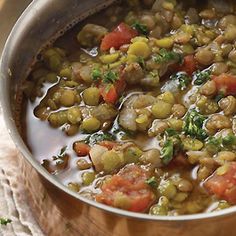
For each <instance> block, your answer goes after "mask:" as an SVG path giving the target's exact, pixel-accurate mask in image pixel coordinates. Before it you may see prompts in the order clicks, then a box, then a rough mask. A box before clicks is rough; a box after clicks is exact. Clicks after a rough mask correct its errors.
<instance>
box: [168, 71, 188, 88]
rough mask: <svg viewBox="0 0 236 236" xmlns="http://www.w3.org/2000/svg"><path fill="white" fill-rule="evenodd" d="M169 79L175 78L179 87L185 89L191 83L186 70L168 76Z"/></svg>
mask: <svg viewBox="0 0 236 236" xmlns="http://www.w3.org/2000/svg"><path fill="white" fill-rule="evenodd" d="M170 79H171V80H175V81H176V82H177V84H178V87H179V89H181V90H185V89H186V88H187V87H188V85H189V84H190V83H191V78H190V77H189V76H188V74H187V73H186V72H178V73H176V74H175V75H172V76H171V77H170Z"/></svg>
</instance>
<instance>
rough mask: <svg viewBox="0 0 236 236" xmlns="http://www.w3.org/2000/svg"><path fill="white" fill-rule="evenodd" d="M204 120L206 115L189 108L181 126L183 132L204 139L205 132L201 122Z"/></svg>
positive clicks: (205, 136)
mask: <svg viewBox="0 0 236 236" xmlns="http://www.w3.org/2000/svg"><path fill="white" fill-rule="evenodd" d="M205 120H206V117H204V116H203V115H201V114H200V113H199V112H197V111H195V110H191V111H190V112H188V114H187V115H186V117H185V122H184V127H183V130H184V133H185V134H187V135H190V136H191V137H193V138H197V139H200V140H204V139H205V138H207V133H206V131H205V130H204V129H203V123H204V121H205Z"/></svg>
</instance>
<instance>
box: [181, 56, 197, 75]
mask: <svg viewBox="0 0 236 236" xmlns="http://www.w3.org/2000/svg"><path fill="white" fill-rule="evenodd" d="M195 70H196V61H195V59H194V56H193V55H188V56H185V57H184V61H183V64H182V65H181V66H180V67H179V68H178V71H185V72H186V73H187V74H188V75H190V76H191V75H192V73H193V72H194V71H195Z"/></svg>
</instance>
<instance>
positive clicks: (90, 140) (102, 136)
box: [84, 131, 116, 145]
mask: <svg viewBox="0 0 236 236" xmlns="http://www.w3.org/2000/svg"><path fill="white" fill-rule="evenodd" d="M115 139H116V138H115V136H114V135H112V134H110V133H105V132H102V131H99V132H97V133H95V134H91V135H89V136H88V137H87V138H86V139H85V141H84V142H85V143H86V144H90V145H94V144H96V143H99V142H102V141H114V140H115Z"/></svg>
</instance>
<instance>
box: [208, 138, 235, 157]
mask: <svg viewBox="0 0 236 236" xmlns="http://www.w3.org/2000/svg"><path fill="white" fill-rule="evenodd" d="M235 145H236V136H235V135H234V134H228V135H227V136H225V137H209V138H208V139H207V141H206V149H207V151H208V152H211V153H217V152H220V151H224V150H227V149H235Z"/></svg>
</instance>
